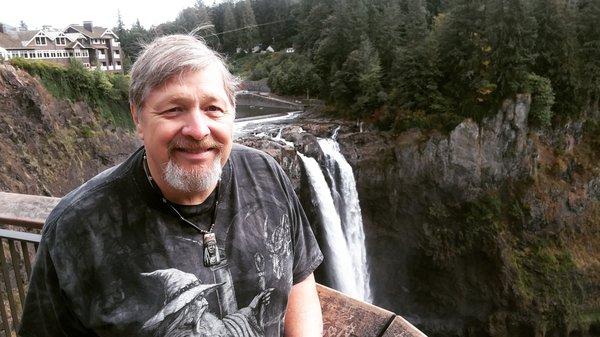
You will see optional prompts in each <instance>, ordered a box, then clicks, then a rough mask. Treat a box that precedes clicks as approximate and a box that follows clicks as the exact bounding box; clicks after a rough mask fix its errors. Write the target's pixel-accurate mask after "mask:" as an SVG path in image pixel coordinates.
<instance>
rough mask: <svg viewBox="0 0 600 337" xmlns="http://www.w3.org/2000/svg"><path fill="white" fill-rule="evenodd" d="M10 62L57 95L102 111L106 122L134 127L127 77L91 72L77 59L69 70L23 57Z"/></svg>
mask: <svg viewBox="0 0 600 337" xmlns="http://www.w3.org/2000/svg"><path fill="white" fill-rule="evenodd" d="M10 62H11V64H12V65H13V66H15V67H18V68H21V69H23V70H25V71H27V72H28V73H29V74H31V75H32V76H37V77H39V78H40V80H41V82H42V84H43V85H44V87H45V88H46V89H47V90H48V91H49V92H50V93H51V94H52V95H53V96H55V97H57V98H61V99H67V100H70V101H73V102H75V101H84V102H86V103H88V104H89V105H90V106H91V107H92V108H94V109H95V110H96V111H97V112H99V113H100V115H101V116H102V117H103V118H104V120H106V121H108V122H110V123H112V124H114V125H116V126H120V127H126V128H132V127H133V125H132V123H131V121H130V118H129V103H128V97H129V96H128V87H129V80H128V78H127V77H126V76H124V75H121V74H107V73H105V72H102V71H100V70H88V69H86V68H85V67H84V66H83V64H82V63H81V62H79V61H77V60H75V59H70V60H69V66H68V67H66V68H65V67H62V66H59V65H57V64H54V63H50V62H44V61H33V60H25V59H22V58H13V59H11V61H10Z"/></svg>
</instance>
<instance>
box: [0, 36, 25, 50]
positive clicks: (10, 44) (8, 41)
mask: <svg viewBox="0 0 600 337" xmlns="http://www.w3.org/2000/svg"><path fill="white" fill-rule="evenodd" d="M0 47H2V48H4V49H7V48H8V49H14V48H23V44H21V41H20V40H19V38H18V37H14V36H12V34H10V35H9V34H6V33H0Z"/></svg>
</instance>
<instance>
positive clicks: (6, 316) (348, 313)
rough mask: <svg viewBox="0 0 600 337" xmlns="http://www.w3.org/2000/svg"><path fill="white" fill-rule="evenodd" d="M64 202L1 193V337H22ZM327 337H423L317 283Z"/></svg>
mask: <svg viewBox="0 0 600 337" xmlns="http://www.w3.org/2000/svg"><path fill="white" fill-rule="evenodd" d="M59 200H60V199H59V198H52V197H42V196H33V195H25V194H14V193H4V192H0V242H1V243H2V251H0V253H1V254H0V269H1V270H2V271H1V272H2V276H1V277H0V279H1V280H2V282H1V284H2V285H1V287H0V296H1V298H2V302H3V303H4V305H0V319H1V321H0V337H9V336H16V333H15V330H16V327H18V326H19V320H20V318H21V317H20V316H21V312H22V306H23V303H24V299H25V294H26V291H27V283H28V280H29V277H30V276H31V268H32V264H33V261H34V259H35V252H36V250H37V247H38V244H39V242H40V238H41V235H39V234H35V233H34V232H39V231H40V230H41V229H42V227H43V224H44V221H45V219H46V217H47V216H48V214H49V213H50V211H51V210H52V209H53V208H54V206H56V204H57V203H58V202H59ZM317 291H318V293H319V298H320V300H321V308H322V310H323V323H324V336H326V337H334V336H335V337H352V336H356V337H391V336H400V337H422V336H425V334H423V333H422V332H420V331H419V330H418V329H417V328H416V327H414V326H413V325H412V324H410V323H409V322H408V321H406V320H405V319H404V318H402V317H401V316H398V315H396V314H395V313H393V312H391V311H388V310H385V309H382V308H380V307H377V306H374V305H371V304H368V303H365V302H362V301H359V300H356V299H353V298H350V297H348V296H346V295H344V294H343V293H341V292H338V291H336V290H333V289H331V288H328V287H326V286H323V285H320V284H319V285H317Z"/></svg>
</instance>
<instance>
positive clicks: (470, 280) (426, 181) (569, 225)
mask: <svg viewBox="0 0 600 337" xmlns="http://www.w3.org/2000/svg"><path fill="white" fill-rule="evenodd" d="M529 105H530V97H529V96H528V95H520V96H517V97H516V98H515V99H514V100H507V101H505V102H504V104H503V106H502V107H501V108H500V109H499V110H498V112H497V113H496V114H494V115H493V116H491V117H489V118H486V119H484V120H483V121H481V122H479V123H478V122H475V121H473V120H469V119H467V120H465V121H463V122H462V123H460V124H459V125H458V126H457V127H456V128H455V129H454V130H452V131H451V132H450V133H449V134H441V133H439V132H435V131H434V132H423V131H420V130H411V131H408V132H405V133H403V134H400V135H392V134H389V133H385V132H378V131H374V130H370V131H367V132H358V128H357V126H356V125H353V124H351V123H344V122H340V121H326V120H324V119H322V118H319V119H314V120H305V121H299V122H298V123H297V124H298V125H297V126H289V127H286V128H284V129H283V132H282V135H283V137H284V138H285V139H286V140H288V141H291V142H293V143H294V147H295V149H296V150H298V151H300V152H302V153H305V154H307V155H310V156H312V157H315V158H317V159H318V160H319V161H320V162H321V163H323V161H322V159H323V158H322V156H323V155H322V153H320V150H319V148H318V145H317V144H316V136H318V137H329V136H330V134H331V132H332V130H333V129H334V128H335V127H337V126H341V131H340V132H339V138H338V141H339V143H340V146H341V149H342V152H343V153H344V155H345V156H346V158H347V160H348V161H349V162H350V164H351V165H352V166H353V168H354V170H355V176H356V179H357V185H358V192H359V197H360V203H361V208H362V210H363V220H364V224H365V233H366V241H367V253H368V258H369V264H370V268H371V285H372V287H373V290H374V293H375V298H374V300H375V304H377V305H380V306H383V307H386V308H388V309H391V310H393V311H395V312H397V313H399V314H401V315H403V316H405V317H407V318H408V319H409V320H411V321H412V322H413V323H415V324H417V325H418V326H419V327H420V328H421V329H422V330H423V331H424V332H426V333H428V335H430V336H571V335H581V336H594V335H598V334H599V333H600V331H599V329H600V315H599V314H600V302H599V301H598V298H600V260H599V259H600V231H599V228H600V217H599V215H600V211H599V207H598V206H599V205H600V203H599V190H600V188H599V186H600V167H599V166H598V158H599V155H600V151H599V150H600V148H598V146H597V145H598V144H600V142H598V141H596V140H595V139H596V137H597V135H596V134H595V132H594V129H589V128H584V127H583V125H582V123H572V124H569V125H567V126H565V127H563V128H560V129H557V130H555V131H552V132H541V131H539V130H531V129H530V128H529V127H528V125H527V118H528V111H529ZM242 141H243V142H246V143H247V144H249V145H251V146H254V147H258V148H262V149H264V150H266V151H268V152H270V153H272V155H274V156H275V157H276V158H279V159H278V160H279V161H280V162H282V163H284V165H283V166H284V168H285V169H286V170H287V171H288V172H289V173H290V175H291V176H292V177H294V178H295V179H294V181H295V182H296V184H297V190H298V193H299V195H300V196H301V199H302V200H303V203H304V204H305V209H306V210H307V213H308V214H309V217H310V218H312V219H313V221H314V222H315V223H314V224H315V229H316V232H317V234H318V233H319V232H320V228H319V225H320V224H319V223H318V217H317V216H316V215H315V213H314V212H315V207H313V205H311V204H310V194H309V193H310V192H309V191H308V190H307V188H306V186H305V184H304V183H303V182H304V181H305V180H303V179H305V177H303V171H302V168H301V167H300V163H299V162H298V160H297V159H294V158H295V154H294V152H293V151H291V148H290V147H289V146H287V147H286V146H283V145H281V144H280V143H276V142H273V141H271V140H268V139H260V140H257V139H245V140H242ZM290 155H291V157H289V156H290ZM282 158H286V159H282ZM318 276H320V277H321V279H322V280H323V278H325V279H326V274H324V273H323V272H322V271H321V272H320V273H318Z"/></svg>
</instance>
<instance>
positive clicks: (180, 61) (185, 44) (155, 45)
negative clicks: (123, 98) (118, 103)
mask: <svg viewBox="0 0 600 337" xmlns="http://www.w3.org/2000/svg"><path fill="white" fill-rule="evenodd" d="M211 65H214V66H216V67H218V69H219V70H220V71H221V74H222V75H223V86H224V88H225V93H226V94H227V98H228V99H229V103H231V106H232V108H233V109H234V111H235V89H236V87H237V83H238V82H237V79H236V77H235V76H233V75H232V74H231V73H230V72H229V70H227V66H226V65H225V62H224V61H223V58H222V57H221V56H219V54H217V53H216V52H215V51H213V50H212V49H210V48H208V47H207V46H206V44H205V43H204V42H203V41H201V40H199V39H197V38H196V37H194V36H191V35H167V36H162V37H159V38H156V39H155V40H154V41H152V43H150V44H149V45H146V46H145V48H144V50H143V51H142V53H141V54H140V55H139V57H138V59H137V60H136V61H135V63H134V64H133V67H132V68H131V84H130V85H129V103H130V104H131V105H133V106H134V107H135V108H136V111H137V116H138V117H137V118H138V119H139V118H140V113H141V110H142V107H143V105H144V101H145V100H146V98H147V97H148V94H149V93H150V91H151V90H152V89H154V88H156V87H158V86H160V85H162V84H164V83H166V82H167V81H168V80H170V79H171V78H172V77H174V76H179V75H181V74H183V73H185V72H188V71H201V70H203V69H204V68H206V67H208V66H211Z"/></svg>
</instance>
